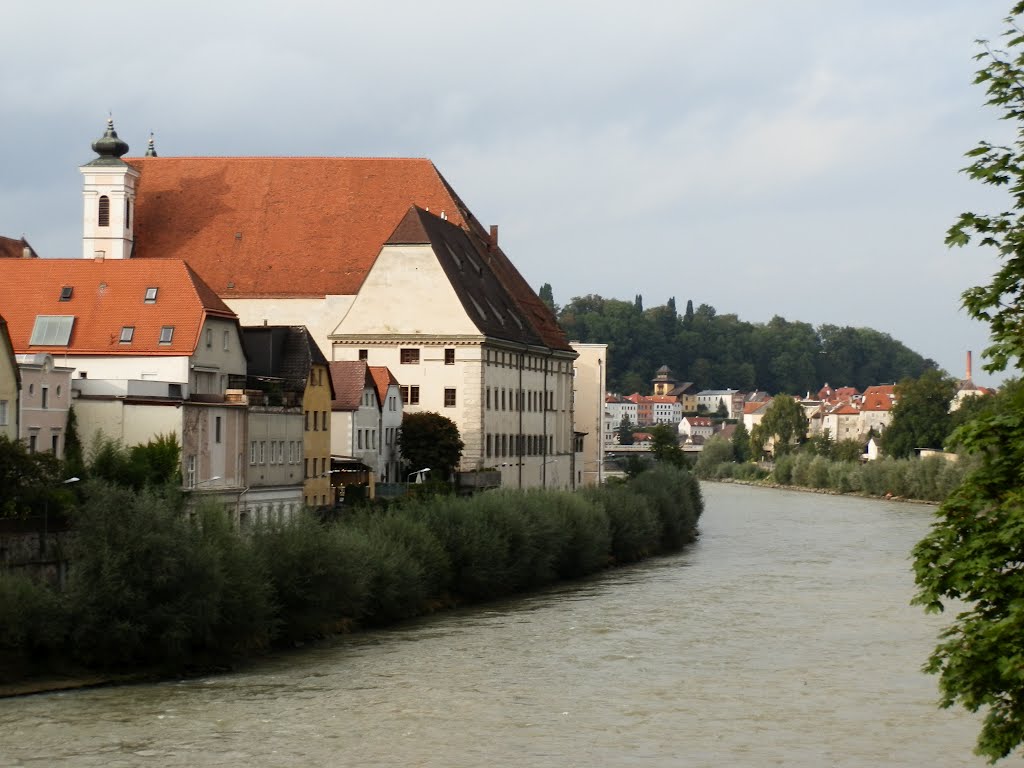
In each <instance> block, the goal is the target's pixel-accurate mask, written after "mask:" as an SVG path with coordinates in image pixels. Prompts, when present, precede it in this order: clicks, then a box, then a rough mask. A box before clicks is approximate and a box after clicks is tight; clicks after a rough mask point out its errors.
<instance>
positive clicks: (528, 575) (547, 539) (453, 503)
mask: <svg viewBox="0 0 1024 768" xmlns="http://www.w3.org/2000/svg"><path fill="white" fill-rule="evenodd" d="M81 485H82V486H83V487H82V488H81V490H80V498H79V501H78V503H77V504H76V505H75V506H74V508H73V509H72V510H71V511H70V513H69V519H70V521H71V533H72V536H71V541H72V553H71V568H70V573H69V579H68V585H67V589H66V591H64V592H57V591H55V590H53V589H51V588H50V587H48V586H46V585H44V584H40V583H38V582H35V581H32V580H30V579H29V578H27V577H26V576H23V575H18V574H14V573H10V572H0V615H2V616H3V617H4V622H3V624H2V625H0V680H2V681H6V682H10V681H12V680H17V679H19V678H24V677H28V676H32V675H53V674H60V673H66V672H69V671H70V672H74V673H82V672H83V671H88V670H100V671H105V672H109V671H117V672H126V671H139V672H152V673H157V674H175V673H180V672H183V671H188V670H189V669H210V668H216V667H217V666H219V665H225V664H230V663H231V662H232V661H234V660H237V659H239V658H243V657H245V656H247V655H251V654H254V653H257V652H261V651H263V650H265V649H268V648H272V647H282V646H285V647H286V646H289V645H293V644H295V643H296V642H300V641H303V640H307V639H313V638H318V637H322V636H326V635H328V634H330V633H336V632H343V631H349V630H352V629H355V628H358V627H365V626H380V625H385V624H388V623H390V622H395V621H398V620H401V619H405V618H409V617H413V616H418V615H423V614H427V613H430V612H432V611H435V610H438V609H442V608H445V607H449V606H453V605H458V604H464V603H468V602H476V601H484V600H490V599H493V598H498V597H503V596H507V595H512V594H515V593H519V592H524V591H527V590H531V589H536V588H538V587H542V586H544V585H546V584H550V583H553V582H555V581H557V580H561V579H574V578H578V577H581V576H585V575H587V574H591V573H594V572H596V571H599V570H601V569H603V568H607V567H609V566H612V565H618V564H625V563H630V562H634V561H638V560H640V559H642V558H645V557H648V556H652V555H656V554H660V553H667V552H671V551H674V550H678V549H680V548H682V547H683V546H685V545H686V544H688V543H689V542H692V541H693V540H694V539H695V538H696V536H697V523H698V519H699V517H700V515H701V512H702V510H703V499H702V497H701V492H700V488H699V485H698V483H697V481H696V479H695V478H694V477H693V475H692V474H691V473H689V472H687V471H685V470H682V469H679V468H677V467H672V466H667V465H662V466H655V467H653V468H652V469H650V470H647V471H645V472H642V473H640V474H638V475H637V476H636V477H632V478H630V479H629V480H628V481H626V482H617V483H611V484H608V485H606V486H604V487H600V488H586V489H583V490H581V491H578V492H575V493H571V492H566V491H541V490H537V491H527V492H512V491H494V492H487V493H484V494H480V495H476V496H471V497H467V498H455V497H451V496H430V497H425V498H409V499H407V500H404V501H403V502H401V503H398V504H395V505H392V506H390V507H387V508H374V507H367V508H365V509H362V510H358V511H355V512H353V513H351V514H349V515H347V516H345V517H343V518H341V519H338V520H334V521H330V522H324V521H320V520H318V519H316V518H315V517H314V516H313V515H312V514H309V513H304V514H302V515H299V516H297V517H296V518H295V519H294V520H292V521H289V522H286V523H282V524H276V525H259V526H255V527H254V528H252V529H251V531H249V532H248V533H246V534H245V535H239V534H238V533H237V532H236V531H234V530H233V529H232V527H231V525H230V523H229V522H228V520H227V519H226V517H225V515H224V513H223V510H222V509H220V508H219V507H199V508H198V509H197V510H195V513H194V514H192V515H189V514H187V513H186V511H185V510H186V505H185V498H184V495H183V493H182V492H181V490H180V485H176V484H175V483H173V482H169V483H164V484H160V485H143V486H142V487H140V488H133V487H127V486H120V485H116V484H114V483H111V482H110V481H107V480H103V479H97V478H93V479H90V480H88V481H86V482H83V483H82V484H81Z"/></svg>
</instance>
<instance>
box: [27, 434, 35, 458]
mask: <svg viewBox="0 0 1024 768" xmlns="http://www.w3.org/2000/svg"><path fill="white" fill-rule="evenodd" d="M28 452H29V453H35V452H36V434H35V433H34V432H33V433H32V434H31V435H29V436H28Z"/></svg>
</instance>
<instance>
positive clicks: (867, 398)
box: [860, 384, 896, 411]
mask: <svg viewBox="0 0 1024 768" xmlns="http://www.w3.org/2000/svg"><path fill="white" fill-rule="evenodd" d="M895 402H896V386H895V385H893V384H880V385H878V386H874V387H868V388H867V389H865V390H864V394H863V395H862V396H861V401H860V409H861V410H862V411H891V410H892V406H893V404H894V403H895Z"/></svg>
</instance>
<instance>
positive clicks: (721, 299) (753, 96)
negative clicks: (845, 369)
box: [0, 0, 1011, 386]
mask: <svg viewBox="0 0 1024 768" xmlns="http://www.w3.org/2000/svg"><path fill="white" fill-rule="evenodd" d="M1010 5H1011V3H1010V0H1001V1H1000V2H994V1H993V0H970V2H968V1H967V0H955V1H954V0H900V2H892V0H862V1H860V2H858V1H857V0H848V2H843V3H840V2H821V0H806V1H801V0H777V1H775V2H765V0H746V1H740V0H732V1H730V0H717V1H715V2H709V1H708V0H702V2H694V1H692V0H677V1H676V2H642V1H638V0H634V2H633V3H630V4H626V3H621V2H616V3H610V2H604V1H603V0H601V1H599V0H586V1H585V2H584V1H578V2H577V1H576V0H571V1H565V2H562V1H559V0H548V2H535V1H534V0H519V1H518V2H515V3H497V2H494V3H491V2H483V1H482V0H474V1H472V2H469V1H462V0H459V1H458V2H438V3H429V2H406V1H405V0H398V1H395V0H391V1H390V2H380V3H376V4H374V3H367V2H359V3H354V2H353V3H350V2H339V1H334V2H294V1H293V2H291V3H289V4H284V3H280V2H275V3H264V2H245V3H241V2H238V3H229V2H210V1H209V0H207V1H206V2H188V1H181V0H178V1H177V2H174V3H161V2H157V3H137V2H132V3H127V2H120V1H119V0H105V2H103V3H101V4H99V5H97V4H95V3H78V2H74V3H72V2H64V3H60V4H59V6H58V5H55V4H51V3H44V2H24V0H13V2H8V3H5V4H4V9H3V11H2V12H0V18H2V20H3V27H4V28H5V29H6V32H7V33H6V34H5V35H4V57H3V65H2V67H0V105H2V106H0V115H2V116H3V120H2V121H0V139H2V146H3V149H4V151H5V153H6V156H7V159H6V161H5V162H3V164H2V165H0V168H2V171H0V173H2V176H0V179H2V183H0V234H2V235H6V236H9V237H19V236H21V235H25V236H26V237H27V238H28V240H29V242H30V243H32V245H33V246H34V247H35V248H36V250H37V251H39V252H40V253H41V254H42V255H44V256H53V257H57V256H60V257H77V256H78V255H79V253H80V237H81V224H80V222H81V205H82V203H81V177H80V174H79V172H78V166H79V165H81V164H83V163H85V162H87V161H89V160H90V159H91V158H92V157H93V156H94V155H93V153H92V151H91V150H90V149H89V144H90V142H91V141H92V140H93V139H95V138H96V137H98V136H99V135H100V134H101V133H102V131H103V128H104V122H105V120H106V116H107V113H108V110H109V111H111V112H112V113H113V116H114V120H115V123H116V126H117V130H118V133H119V135H120V136H121V137H122V138H123V139H124V140H126V141H127V142H128V143H129V144H130V145H131V147H132V152H131V154H141V153H142V152H143V151H144V149H145V142H146V138H147V136H148V134H149V131H150V130H153V131H154V132H155V134H156V142H157V149H158V151H159V153H160V154H161V155H164V156H171V155H329V156H334V155H338V156H364V155H371V156H402V157H429V158H431V159H432V160H433V161H434V163H435V164H436V165H437V167H438V168H439V169H440V171H441V173H442V174H443V175H444V176H445V177H446V178H447V179H448V181H449V182H451V184H452V185H453V186H454V187H455V189H456V190H457V191H458V192H459V194H460V196H461V197H462V198H463V200H465V201H466V203H467V204H468V205H469V206H470V208H471V209H472V210H473V212H474V213H475V214H476V215H477V217H478V218H479V219H480V220H481V221H482V222H483V223H484V224H485V225H488V224H499V225H500V227H501V231H500V236H501V240H502V245H503V247H504V249H505V251H506V252H507V253H508V254H509V256H510V257H511V258H512V260H513V262H514V263H515V264H516V265H517V267H518V268H519V270H520V271H521V272H522V273H523V275H524V276H525V277H526V279H527V280H528V281H529V282H530V283H531V285H533V286H534V288H535V289H537V288H539V287H540V285H541V284H543V283H545V282H548V283H551V285H552V287H553V289H554V295H555V300H556V302H558V303H560V304H565V303H567V302H568V301H569V300H570V299H572V298H573V297H575V296H581V295H586V294H591V293H596V294H600V295H602V296H605V297H608V298H619V299H626V300H630V301H632V299H633V297H634V296H635V295H636V294H641V295H642V296H643V300H644V305H645V306H647V307H651V306H655V305H658V304H663V303H664V302H665V301H666V300H667V299H668V298H669V297H670V296H674V297H675V298H676V303H677V306H678V307H679V308H680V310H681V309H682V308H683V307H685V304H686V301H687V300H688V299H692V300H693V302H694V305H695V306H697V305H700V304H702V303H706V304H711V305H712V306H714V307H715V308H716V309H717V310H718V312H719V313H720V314H722V313H733V314H737V315H739V317H740V318H741V319H742V320H746V321H750V322H765V321H767V320H769V319H771V317H772V316H773V315H781V316H783V317H785V318H786V319H788V320H792V321H797V320H799V321H804V322H808V323H811V324H813V325H815V326H818V325H822V324H826V323H830V324H835V325H852V326H868V327H872V328H876V329H878V330H880V331H883V332H885V333H889V334H891V335H892V336H893V337H895V338H897V339H899V340H900V341H903V342H904V343H906V344H907V345H908V346H910V347H911V348H912V349H914V350H916V351H917V352H919V353H921V354H922V355H924V356H926V357H930V358H932V359H934V360H936V361H938V363H939V364H940V365H941V366H943V367H944V368H945V369H946V370H947V371H948V372H949V373H951V374H953V375H955V376H958V377H959V376H962V375H963V371H964V359H965V356H966V352H967V350H974V353H975V355H974V357H975V366H974V373H975V380H976V381H978V382H979V383H982V384H991V383H995V382H996V381H997V379H995V378H994V377H991V376H989V375H988V374H985V373H984V372H983V371H981V365H980V362H979V358H980V352H981V350H982V349H983V348H984V346H986V343H987V329H986V327H985V326H984V325H981V324H979V323H976V322H973V321H971V320H969V319H968V318H967V317H966V315H965V314H964V313H963V311H962V310H961V309H960V298H959V297H960V293H961V292H962V291H963V290H964V289H965V288H966V287H968V286H970V285H974V284H978V283H982V282H985V281H986V280H987V279H988V277H989V276H990V275H991V273H992V272H993V271H994V269H995V266H996V261H995V259H994V257H993V256H992V255H991V254H990V253H987V252H983V251H978V250H975V249H960V250H955V251H949V250H948V249H947V248H946V247H945V246H944V245H943V236H944V233H945V230H946V229H947V228H948V227H949V225H950V224H952V223H953V221H954V220H955V219H956V216H957V214H958V213H959V212H961V211H963V210H968V209H973V210H981V211H994V210H997V209H1000V210H1001V209H1002V207H1003V206H1004V205H1005V202H1004V198H1002V197H1000V196H999V195H997V194H994V193H993V192H992V191H988V190H985V189H983V188H982V187H980V186H979V185H978V184H976V183H974V182H971V181H969V180H968V179H966V178H965V177H964V176H963V175H962V174H958V169H959V168H961V167H962V166H963V165H964V164H965V161H964V158H963V153H964V152H966V151H967V150H968V149H970V148H971V147H972V146H973V145H974V143H975V142H976V141H977V140H978V139H981V138H987V139H992V140H999V139H1001V138H1003V137H1004V136H1005V135H1006V132H1007V126H1006V124H1004V123H1001V122H1000V121H999V120H998V117H999V115H998V113H997V112H996V111H994V110H992V109H990V108H987V107H984V106H983V103H984V100H985V94H984V91H983V89H982V88H981V87H979V86H974V85H972V84H971V80H972V79H973V75H974V71H975V69H976V68H977V64H976V62H974V61H973V60H972V56H973V55H974V54H975V53H977V52H978V50H979V48H978V46H977V45H976V43H975V41H976V40H977V39H978V38H991V39H996V38H998V36H999V34H1000V32H1001V31H1002V29H1003V24H1002V19H1003V17H1005V16H1006V14H1007V13H1008V12H1009V8H1010ZM0 312H2V308H0ZM652 375H653V372H652ZM830 383H831V384H833V385H834V386H837V385H842V384H843V383H844V382H830Z"/></svg>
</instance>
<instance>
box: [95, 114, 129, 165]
mask: <svg viewBox="0 0 1024 768" xmlns="http://www.w3.org/2000/svg"><path fill="white" fill-rule="evenodd" d="M92 151H93V152H95V153H96V154H97V155H99V157H97V158H96V159H95V160H93V161H92V162H91V163H88V165H124V164H125V162H124V160H122V159H121V156H122V155H126V154H128V145H127V144H125V142H124V141H122V140H121V139H120V138H119V137H118V135H117V131H115V130H114V118H113V117H112V116H111V117H108V118H107V130H106V131H105V132H104V133H103V135H102V136H100V138H98V139H96V141H94V142H93V143H92Z"/></svg>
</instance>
